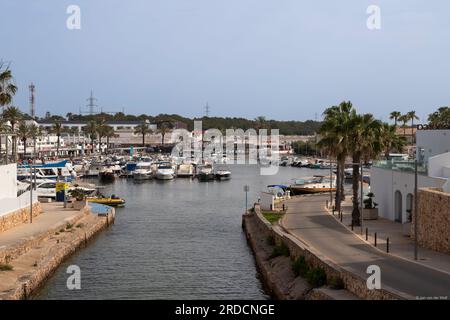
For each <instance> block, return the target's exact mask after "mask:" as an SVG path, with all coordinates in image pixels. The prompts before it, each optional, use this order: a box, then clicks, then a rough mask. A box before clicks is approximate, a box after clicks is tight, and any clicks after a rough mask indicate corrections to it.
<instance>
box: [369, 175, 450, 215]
mask: <svg viewBox="0 0 450 320" xmlns="http://www.w3.org/2000/svg"><path fill="white" fill-rule="evenodd" d="M446 181H447V179H444V178H434V177H428V176H423V175H419V176H418V182H419V188H423V187H432V188H441V187H442V186H443V185H444V183H445V182H446ZM370 190H371V191H372V192H373V193H374V195H375V199H374V201H375V202H376V203H378V208H379V215H380V216H381V217H383V218H386V219H389V220H392V221H395V203H394V200H395V199H394V195H395V192H396V191H397V190H398V191H400V192H401V196H402V222H403V223H405V222H407V220H408V213H407V212H406V209H407V201H406V197H407V195H408V194H414V174H412V173H408V172H403V171H397V170H390V169H382V168H376V167H372V169H371V181H370Z"/></svg>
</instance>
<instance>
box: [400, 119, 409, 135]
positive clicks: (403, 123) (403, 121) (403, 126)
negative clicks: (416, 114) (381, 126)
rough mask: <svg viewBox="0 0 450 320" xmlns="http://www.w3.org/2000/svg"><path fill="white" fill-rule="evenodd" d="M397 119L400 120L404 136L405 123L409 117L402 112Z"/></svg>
mask: <svg viewBox="0 0 450 320" xmlns="http://www.w3.org/2000/svg"><path fill="white" fill-rule="evenodd" d="M398 121H401V122H402V128H403V135H404V136H405V137H406V124H407V123H408V121H409V118H408V116H407V115H406V114H403V115H401V116H400V117H398Z"/></svg>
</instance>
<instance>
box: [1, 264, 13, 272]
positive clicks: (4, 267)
mask: <svg viewBox="0 0 450 320" xmlns="http://www.w3.org/2000/svg"><path fill="white" fill-rule="evenodd" d="M12 269H13V266H12V265H10V264H3V263H0V271H11V270H12Z"/></svg>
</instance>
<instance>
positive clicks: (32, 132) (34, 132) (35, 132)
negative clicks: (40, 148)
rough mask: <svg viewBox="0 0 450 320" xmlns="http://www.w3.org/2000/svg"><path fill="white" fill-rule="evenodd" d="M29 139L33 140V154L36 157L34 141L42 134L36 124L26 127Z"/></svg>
mask: <svg viewBox="0 0 450 320" xmlns="http://www.w3.org/2000/svg"><path fill="white" fill-rule="evenodd" d="M28 133H29V137H30V138H31V139H33V154H34V155H35V156H36V140H37V138H38V137H39V136H40V135H41V134H42V133H41V127H39V126H38V125H36V124H31V125H30V126H29V127H28Z"/></svg>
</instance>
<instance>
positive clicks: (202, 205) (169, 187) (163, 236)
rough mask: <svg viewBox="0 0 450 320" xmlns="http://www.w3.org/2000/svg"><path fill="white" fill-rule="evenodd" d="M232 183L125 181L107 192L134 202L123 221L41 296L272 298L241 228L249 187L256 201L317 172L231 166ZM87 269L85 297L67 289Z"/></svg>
mask: <svg viewBox="0 0 450 320" xmlns="http://www.w3.org/2000/svg"><path fill="white" fill-rule="evenodd" d="M231 170H232V179H231V180H230V181H222V182H218V181H215V182H198V181H196V180H190V179H181V178H180V179H176V180H173V181H143V182H139V183H136V182H135V181H133V180H132V179H118V180H117V181H116V182H114V183H112V184H108V185H105V186H106V187H105V188H104V189H102V193H103V194H105V195H110V194H116V195H118V196H120V197H123V198H125V199H126V201H127V203H126V206H125V207H124V208H117V209H116V222H115V224H114V225H113V226H111V227H110V228H109V229H108V230H106V231H104V232H102V233H101V234H100V235H99V236H98V237H96V239H95V240H93V241H92V242H91V243H90V244H89V246H88V247H87V248H85V249H82V250H81V251H80V252H78V253H77V254H75V255H74V256H72V257H71V258H70V259H69V260H68V261H66V262H65V263H64V264H63V265H62V266H61V267H60V268H59V269H58V271H57V272H56V274H55V275H54V276H53V277H52V278H51V279H50V280H49V281H48V283H47V284H46V286H45V287H44V288H43V289H42V290H41V291H40V292H39V293H38V296H37V298H39V299H264V298H268V297H267V295H266V294H265V293H264V291H263V289H262V286H261V283H260V281H259V279H258V273H257V270H256V267H255V263H254V259H253V256H252V254H251V251H250V249H249V247H248V245H247V242H246V239H245V235H244V233H243V232H242V228H241V215H242V213H243V210H244V207H245V194H244V191H243V186H244V185H245V184H248V185H250V193H249V199H251V200H252V201H253V200H256V199H257V194H258V192H259V191H262V190H265V187H266V186H267V185H268V184H272V183H289V182H290V180H291V179H293V178H296V177H301V176H305V175H307V176H310V175H312V174H314V173H317V171H312V170H309V169H298V168H290V167H287V168H280V172H279V173H278V174H277V175H276V176H261V175H260V174H259V169H258V167H256V166H231ZM72 264H76V265H78V266H79V267H80V268H81V290H74V291H70V290H68V289H67V288H66V280H67V276H68V275H67V274H66V273H65V271H66V268H67V266H69V265H72Z"/></svg>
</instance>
